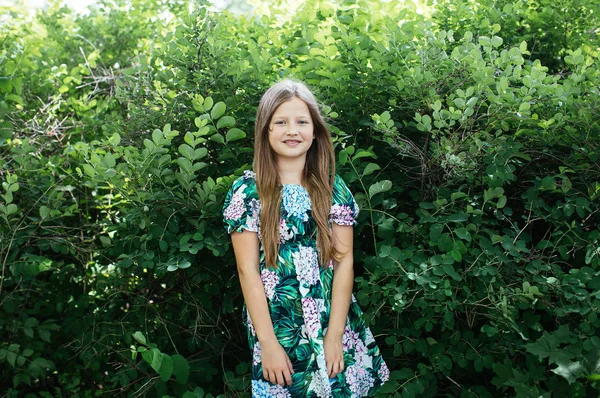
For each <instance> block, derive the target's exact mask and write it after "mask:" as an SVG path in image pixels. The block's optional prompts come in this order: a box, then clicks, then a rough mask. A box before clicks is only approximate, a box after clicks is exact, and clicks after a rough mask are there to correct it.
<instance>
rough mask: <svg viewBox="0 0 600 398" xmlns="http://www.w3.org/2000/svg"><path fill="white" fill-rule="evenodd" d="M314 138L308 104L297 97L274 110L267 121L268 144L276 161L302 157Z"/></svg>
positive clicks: (303, 157) (304, 157)
mask: <svg viewBox="0 0 600 398" xmlns="http://www.w3.org/2000/svg"><path fill="white" fill-rule="evenodd" d="M314 139H315V135H314V126H313V122H312V118H311V117H310V111H309V110H308V105H306V103H305V102H304V101H302V100H301V99H300V98H298V97H294V98H293V99H291V100H289V101H286V102H284V103H283V104H281V105H279V107H278V108H277V109H276V110H275V113H274V114H273V117H272V118H271V122H270V123H269V144H270V146H271V149H272V150H273V152H275V157H276V160H277V162H281V161H292V160H299V159H304V160H306V153H307V152H308V149H309V148H310V146H311V145H312V143H313V140H314Z"/></svg>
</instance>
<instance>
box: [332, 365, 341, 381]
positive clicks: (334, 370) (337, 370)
mask: <svg viewBox="0 0 600 398" xmlns="http://www.w3.org/2000/svg"><path fill="white" fill-rule="evenodd" d="M338 373H340V363H339V362H334V364H333V366H332V367H331V378H332V379H333V378H334V377H335V376H337V374H338Z"/></svg>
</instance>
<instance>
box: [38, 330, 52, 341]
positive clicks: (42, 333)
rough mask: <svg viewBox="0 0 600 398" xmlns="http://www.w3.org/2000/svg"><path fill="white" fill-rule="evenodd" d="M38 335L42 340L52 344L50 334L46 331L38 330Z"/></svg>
mask: <svg viewBox="0 0 600 398" xmlns="http://www.w3.org/2000/svg"><path fill="white" fill-rule="evenodd" d="M38 334H39V335H40V339H42V340H44V341H47V342H48V343H49V342H50V332H49V331H48V330H46V329H38Z"/></svg>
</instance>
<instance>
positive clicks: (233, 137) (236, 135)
mask: <svg viewBox="0 0 600 398" xmlns="http://www.w3.org/2000/svg"><path fill="white" fill-rule="evenodd" d="M245 137H246V133H244V132H243V131H242V130H240V129H238V128H232V129H231V130H229V131H228V132H227V134H226V135H225V140H226V141H227V142H228V143H229V142H232V141H237V140H241V139H242V138H245Z"/></svg>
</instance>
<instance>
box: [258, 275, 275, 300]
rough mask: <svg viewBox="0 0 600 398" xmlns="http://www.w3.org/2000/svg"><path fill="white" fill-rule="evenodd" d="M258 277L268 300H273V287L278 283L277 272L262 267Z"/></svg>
mask: <svg viewBox="0 0 600 398" xmlns="http://www.w3.org/2000/svg"><path fill="white" fill-rule="evenodd" d="M260 279H261V280H262V283H263V286H264V288H265V295H266V296H267V298H268V299H269V300H273V297H274V296H275V287H276V286H277V284H278V283H279V277H278V276H277V273H276V272H275V271H271V270H268V269H264V270H262V271H261V273H260Z"/></svg>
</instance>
